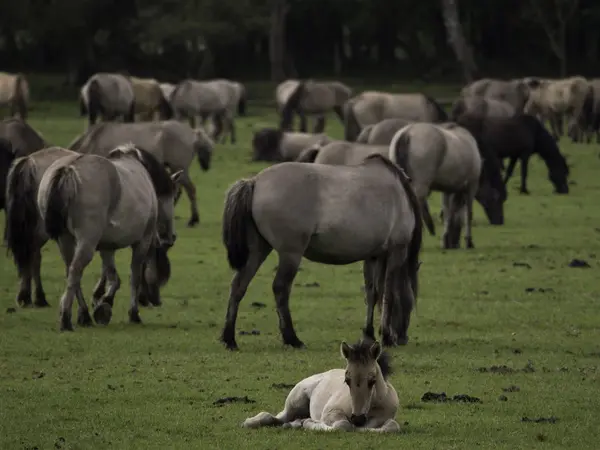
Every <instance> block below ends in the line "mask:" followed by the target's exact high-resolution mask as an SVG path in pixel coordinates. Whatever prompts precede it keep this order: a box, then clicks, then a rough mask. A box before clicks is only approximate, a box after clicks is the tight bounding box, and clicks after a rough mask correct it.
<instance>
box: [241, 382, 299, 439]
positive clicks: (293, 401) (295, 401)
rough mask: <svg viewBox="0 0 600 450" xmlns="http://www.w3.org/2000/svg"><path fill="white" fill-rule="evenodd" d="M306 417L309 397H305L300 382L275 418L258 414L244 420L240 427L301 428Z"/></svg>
mask: <svg viewBox="0 0 600 450" xmlns="http://www.w3.org/2000/svg"><path fill="white" fill-rule="evenodd" d="M308 417H310V397H309V396H308V395H306V388H305V386H304V384H303V381H301V382H300V383H298V384H297V385H296V386H294V387H293V388H292V390H291V391H290V393H289V394H288V396H287V398H286V399H285V406H284V407H283V411H281V412H280V413H279V414H277V415H276V416H274V415H272V414H271V413H268V412H266V411H263V412H260V413H258V414H257V415H255V416H253V417H248V418H247V419H246V420H244V422H243V423H242V427H244V428H259V427H271V426H279V425H284V426H285V425H287V426H286V428H302V423H303V419H306V418H308Z"/></svg>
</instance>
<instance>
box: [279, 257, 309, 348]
mask: <svg viewBox="0 0 600 450" xmlns="http://www.w3.org/2000/svg"><path fill="white" fill-rule="evenodd" d="M301 261H302V253H283V252H281V253H279V265H278V267H277V273H276V274H275V279H274V280H273V294H274V295H275V301H276V303H277V314H278V315H279V330H280V331H281V337H282V338H283V343H284V344H285V345H291V346H292V347H294V348H302V347H304V343H303V342H302V341H301V340H300V339H298V336H296V331H294V324H293V323H292V315H291V313H290V307H289V301H290V291H291V289H292V283H293V282H294V278H295V277H296V274H297V273H298V268H299V267H300V262H301Z"/></svg>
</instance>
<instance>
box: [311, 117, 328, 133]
mask: <svg viewBox="0 0 600 450" xmlns="http://www.w3.org/2000/svg"><path fill="white" fill-rule="evenodd" d="M325 125H326V119H325V115H321V116H318V117H317V120H316V121H315V126H314V128H313V133H314V134H320V133H323V132H324V131H325Z"/></svg>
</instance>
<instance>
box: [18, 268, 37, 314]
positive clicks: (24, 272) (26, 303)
mask: <svg viewBox="0 0 600 450" xmlns="http://www.w3.org/2000/svg"><path fill="white" fill-rule="evenodd" d="M32 269H33V262H32V263H31V264H30V265H29V266H25V267H22V268H19V292H18V294H17V299H16V300H17V305H18V306H20V307H22V308H29V307H30V306H31V272H32Z"/></svg>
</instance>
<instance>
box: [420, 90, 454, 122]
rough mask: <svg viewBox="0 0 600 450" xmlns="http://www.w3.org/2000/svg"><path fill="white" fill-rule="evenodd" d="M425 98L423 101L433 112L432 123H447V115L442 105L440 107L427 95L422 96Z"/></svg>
mask: <svg viewBox="0 0 600 450" xmlns="http://www.w3.org/2000/svg"><path fill="white" fill-rule="evenodd" d="M422 95H423V97H425V101H426V102H427V104H428V105H429V107H430V108H431V109H433V111H434V112H435V116H436V119H435V120H434V122H447V121H448V113H447V112H446V110H445V109H444V108H442V105H440V104H439V103H438V102H437V101H436V100H435V99H434V98H433V97H430V96H429V95H425V94H422Z"/></svg>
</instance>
